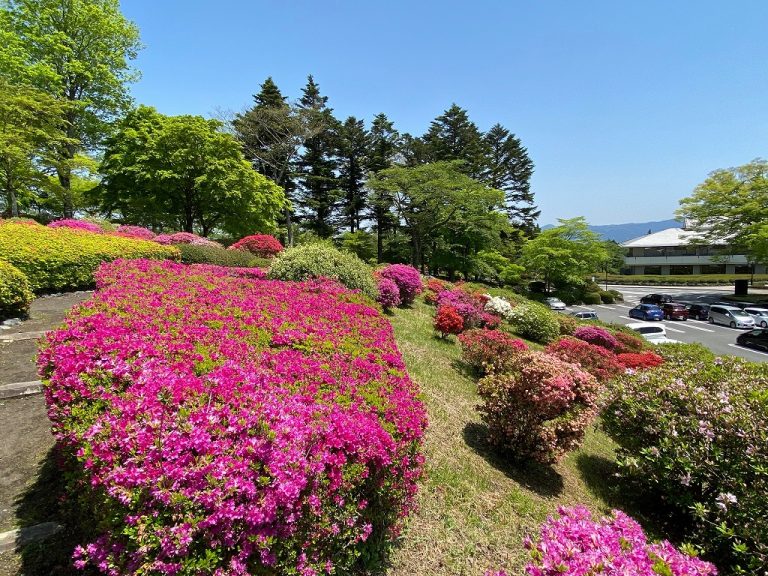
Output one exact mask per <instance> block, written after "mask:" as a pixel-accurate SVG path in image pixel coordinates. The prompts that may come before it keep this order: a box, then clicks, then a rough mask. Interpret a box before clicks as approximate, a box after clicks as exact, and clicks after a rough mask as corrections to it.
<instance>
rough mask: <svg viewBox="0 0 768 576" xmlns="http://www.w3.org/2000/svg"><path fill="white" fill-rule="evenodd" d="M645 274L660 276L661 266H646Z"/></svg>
mask: <svg viewBox="0 0 768 576" xmlns="http://www.w3.org/2000/svg"><path fill="white" fill-rule="evenodd" d="M645 274H649V275H654V274H655V275H657V276H658V275H660V274H661V266H646V267H645Z"/></svg>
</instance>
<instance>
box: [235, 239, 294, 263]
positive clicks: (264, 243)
mask: <svg viewBox="0 0 768 576" xmlns="http://www.w3.org/2000/svg"><path fill="white" fill-rule="evenodd" d="M228 250H245V251H247V252H250V253H251V254H253V255H255V256H258V257H259V258H274V257H275V256H277V255H278V254H280V252H282V251H283V245H282V244H281V243H280V240H278V239H277V238H275V237H274V236H270V235H269V234H253V235H251V236H246V237H245V238H241V239H240V240H238V241H237V242H235V243H234V244H232V246H230V247H229V248H228Z"/></svg>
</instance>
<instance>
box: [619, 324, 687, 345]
mask: <svg viewBox="0 0 768 576" xmlns="http://www.w3.org/2000/svg"><path fill="white" fill-rule="evenodd" d="M627 327H628V328H631V329H632V330H634V331H635V332H637V333H638V334H640V335H641V336H642V337H643V338H645V339H646V340H648V342H650V343H651V344H677V342H678V341H677V340H672V339H671V338H667V329H666V328H665V327H664V325H663V324H651V323H649V322H634V323H632V324H627Z"/></svg>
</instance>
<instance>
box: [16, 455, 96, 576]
mask: <svg viewBox="0 0 768 576" xmlns="http://www.w3.org/2000/svg"><path fill="white" fill-rule="evenodd" d="M61 463H62V457H61V454H60V452H59V451H58V449H57V448H56V447H53V448H51V450H50V451H49V452H48V454H47V455H46V457H45V460H43V462H42V463H41V464H40V467H39V469H38V473H37V478H36V479H35V482H34V484H32V485H30V486H29V487H28V488H27V489H26V490H25V491H24V493H22V494H21V495H19V497H18V498H17V500H16V502H15V506H16V519H17V523H18V525H19V527H21V528H22V531H23V532H24V530H23V529H24V528H29V527H32V526H36V525H40V524H46V523H50V524H57V525H59V526H63V529H60V530H59V531H58V532H56V533H55V534H53V535H52V536H48V537H47V538H43V539H39V540H36V541H31V542H24V541H19V540H17V549H16V552H17V554H19V556H20V557H21V565H22V570H21V573H22V574H24V575H25V576H43V575H45V576H48V575H53V576H70V575H74V574H78V575H79V576H82V575H83V574H90V573H91V572H88V571H85V572H84V571H82V570H75V568H74V567H73V566H72V551H73V550H74V548H75V546H76V545H78V544H81V543H83V542H84V541H87V540H85V539H86V538H87V535H86V534H84V533H83V529H84V527H87V526H94V522H93V521H92V520H89V519H87V518H86V517H85V516H84V515H83V514H82V513H81V512H80V511H79V510H78V509H77V507H76V506H75V502H72V501H69V502H67V504H66V505H65V504H63V502H65V498H64V495H65V489H66V482H65V478H64V473H63V471H62V467H61Z"/></svg>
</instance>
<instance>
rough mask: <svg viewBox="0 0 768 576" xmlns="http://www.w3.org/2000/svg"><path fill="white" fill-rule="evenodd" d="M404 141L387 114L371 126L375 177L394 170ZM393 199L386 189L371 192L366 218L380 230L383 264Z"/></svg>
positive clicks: (379, 249)
mask: <svg viewBox="0 0 768 576" xmlns="http://www.w3.org/2000/svg"><path fill="white" fill-rule="evenodd" d="M400 143H401V138H400V134H399V133H398V131H397V130H395V127H394V124H393V123H392V122H391V121H390V120H389V119H388V118H387V116H386V115H385V114H377V115H376V117H375V118H374V119H373V122H372V123H371V132H370V151H369V153H368V166H367V168H368V172H369V173H373V174H375V173H376V172H379V171H381V170H385V169H387V168H391V167H392V166H393V165H394V161H395V157H396V156H397V154H398V150H399V148H400ZM392 203H393V200H392V197H391V195H390V194H389V193H388V192H387V191H385V190H371V192H370V194H369V198H368V212H367V214H366V217H367V218H368V219H370V220H372V221H373V223H374V227H375V229H376V257H377V260H378V261H379V262H381V261H382V258H383V252H384V235H385V234H386V233H387V232H388V231H389V230H392V229H393V228H394V227H395V216H394V214H393V212H392Z"/></svg>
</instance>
